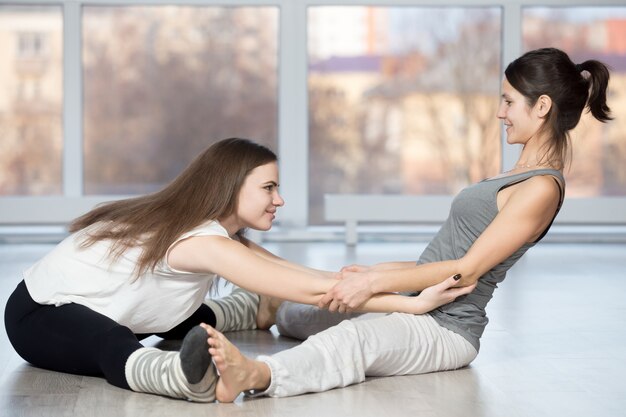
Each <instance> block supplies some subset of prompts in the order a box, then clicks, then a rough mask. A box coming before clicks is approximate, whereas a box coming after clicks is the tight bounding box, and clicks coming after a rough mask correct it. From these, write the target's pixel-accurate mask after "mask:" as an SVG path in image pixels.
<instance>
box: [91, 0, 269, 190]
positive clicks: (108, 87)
mask: <svg viewBox="0 0 626 417" xmlns="http://www.w3.org/2000/svg"><path fill="white" fill-rule="evenodd" d="M277 28H278V8H276V7H193V6H147V7H99V6H87V7H84V9H83V75H84V171H85V172H84V189H85V190H84V191H85V194H136V193H145V192H150V191H154V190H156V189H159V188H161V187H162V186H163V185H164V184H165V183H167V182H168V181H170V180H171V179H172V178H174V177H175V176H176V175H177V174H178V173H180V171H181V170H182V169H183V168H184V167H185V166H186V165H187V164H188V163H189V161H190V160H191V159H192V158H193V157H194V156H195V155H197V154H198V153H199V152H200V151H201V150H202V149H204V148H205V147H206V146H208V145H209V144H211V143H212V142H215V141H217V140H219V139H223V138H226V137H246V138H251V139H255V140H257V141H259V142H261V143H264V144H266V145H269V146H270V147H271V148H273V149H276V145H277V137H278V133H277V122H278V115H277V110H278V107H277V106H278V104H277V53H278V52H277V51H278V45H277V42H278V29H277Z"/></svg>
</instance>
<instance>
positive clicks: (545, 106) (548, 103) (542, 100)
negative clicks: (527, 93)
mask: <svg viewBox="0 0 626 417" xmlns="http://www.w3.org/2000/svg"><path fill="white" fill-rule="evenodd" d="M551 108H552V99H551V98H550V96H547V95H545V94H543V95H541V96H539V98H538V99H537V103H536V104H535V109H536V111H537V115H538V116H539V117H541V118H544V117H546V115H547V114H548V113H549V112H550V109H551Z"/></svg>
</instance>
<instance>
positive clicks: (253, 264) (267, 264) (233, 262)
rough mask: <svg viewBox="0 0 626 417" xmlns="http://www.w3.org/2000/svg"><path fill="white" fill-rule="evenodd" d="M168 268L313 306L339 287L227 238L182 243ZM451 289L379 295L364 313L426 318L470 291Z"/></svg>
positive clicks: (364, 305) (362, 308)
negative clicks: (412, 294) (423, 315)
mask: <svg viewBox="0 0 626 417" xmlns="http://www.w3.org/2000/svg"><path fill="white" fill-rule="evenodd" d="M285 262H286V261H285ZM168 263H169V264H170V266H171V267H172V268H175V269H177V270H182V271H188V272H200V273H215V274H218V275H220V276H223V277H224V278H226V279H227V280H229V281H231V282H233V283H234V284H236V285H237V286H240V287H242V288H245V289H247V290H249V291H253V292H256V293H259V294H264V295H269V296H272V297H277V298H282V299H286V300H290V301H295V302H299V303H304V304H312V305H317V304H318V302H319V301H320V299H321V297H322V296H323V295H324V294H325V293H326V292H328V291H329V290H330V289H331V288H332V287H333V286H334V285H335V284H336V283H337V282H338V281H337V280H336V279H329V278H327V277H326V276H325V275H324V274H321V273H316V272H315V271H314V270H308V269H307V268H306V267H304V268H302V269H300V268H291V267H289V266H286V265H284V264H282V263H281V262H275V261H274V260H268V259H267V258H266V257H265V256H260V255H259V254H257V253H256V252H255V251H253V250H251V249H249V248H248V247H246V246H245V245H243V244H242V243H240V242H237V241H234V240H230V239H227V238H225V237H221V236H196V237H191V238H188V239H185V240H183V241H181V242H179V243H177V244H176V245H175V246H174V247H173V248H172V249H170V252H169V256H168ZM287 264H289V263H287ZM451 285H453V283H452V282H450V283H449V285H443V286H441V287H439V288H436V289H434V290H433V291H432V292H431V293H430V294H426V295H425V296H424V297H404V296H401V295H395V294H379V295H377V296H375V297H372V298H371V299H369V300H367V302H365V303H362V305H361V306H360V307H359V310H360V311H364V312H395V311H397V312H404V313H412V314H420V313H424V312H427V311H429V310H431V309H433V308H436V307H438V306H439V305H442V304H445V303H447V302H449V301H451V300H452V299H453V298H452V297H454V298H456V297H458V296H459V295H461V294H462V293H463V291H464V290H465V289H457V288H455V289H448V288H449V287H450V286H451Z"/></svg>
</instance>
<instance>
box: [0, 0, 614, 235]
mask: <svg viewBox="0 0 626 417" xmlns="http://www.w3.org/2000/svg"><path fill="white" fill-rule="evenodd" d="M591 3H592V2H591V1H589V0H585V1H583V0H568V1H567V2H565V1H557V0H543V1H533V0H509V1H505V0H501V1H495V0H473V1H472V0H440V1H439V2H438V3H437V6H438V7H445V6H454V7H472V6H499V7H501V8H502V19H503V21H502V30H503V31H502V37H503V38H502V62H503V64H504V65H506V63H508V62H511V61H512V60H513V59H515V58H516V57H518V56H519V55H520V54H521V52H522V9H523V8H524V7H528V6H546V7H551V6H567V7H576V6H586V7H603V6H624V4H623V0H603V2H602V5H601V6H598V5H594V4H591ZM5 4H6V5H21V6H22V5H23V6H28V5H33V6H40V5H57V6H61V7H62V14H63V43H64V44H63V51H64V55H63V79H64V81H63V97H64V98H63V117H62V120H63V135H64V142H63V143H64V146H63V168H62V173H63V179H62V181H63V183H62V190H63V194H62V195H60V196H45V197H44V196H33V197H30V196H6V197H0V225H4V226H6V225H25V224H38V225H65V224H67V223H68V222H69V221H70V220H71V219H73V218H74V217H76V216H78V215H80V214H82V213H84V212H85V211H87V210H89V209H90V208H92V207H93V206H94V205H95V204H98V203H100V202H104V201H110V200H112V199H116V198H123V197H126V196H122V195H119V196H114V195H106V196H86V195H84V194H83V145H82V131H83V115H82V94H83V90H82V60H81V48H82V42H81V33H82V27H81V17H82V7H83V6H89V5H110V6H124V5H135V6H137V5H172V4H174V5H198V6H269V7H272V6H274V7H278V8H279V35H278V36H279V54H278V74H279V75H278V77H279V78H278V80H279V82H278V115H279V117H278V153H279V158H280V173H281V177H282V178H283V181H282V182H281V192H282V194H283V196H284V198H285V200H286V201H287V204H286V205H285V206H284V207H283V208H281V213H280V219H279V220H280V221H279V223H278V224H279V226H280V227H279V228H278V229H282V230H283V231H284V230H288V229H298V230H300V231H305V232H306V229H307V228H308V181H309V179H308V150H309V143H308V112H307V105H308V94H307V84H308V83H307V59H308V57H307V48H306V45H307V10H308V8H309V7H310V6H339V5H347V6H350V5H352V6H383V7H384V6H416V7H419V6H432V5H433V3H432V1H431V0H393V1H389V2H387V1H382V0H378V1H372V0H342V1H338V0H336V1H329V0H169V1H165V0H132V1H129V0H126V1H120V0H85V1H81V0H38V1H35V2H31V1H22V0H14V1H3V0H0V5H5ZM504 65H503V67H504ZM501 141H502V155H501V157H502V166H503V167H510V166H512V165H513V164H514V163H515V161H516V159H517V156H518V154H519V151H520V148H519V147H517V146H510V145H507V144H506V140H505V137H504V134H502V136H501ZM414 197H415V196H412V198H414ZM452 198H453V196H444V197H442V203H443V204H447V205H449V204H450V203H451V201H452ZM433 213H436V215H434V216H433ZM446 216H447V211H445V210H441V209H440V207H439V204H437V205H435V206H433V205H432V204H431V203H430V201H429V199H428V198H425V199H424V205H423V207H422V209H421V210H420V211H419V212H416V213H415V222H416V223H420V222H423V221H424V219H429V222H433V221H435V222H442V221H444V220H445V217H446ZM556 223H557V224H577V225H606V224H622V225H623V224H626V196H625V197H597V198H576V199H567V200H566V201H565V204H564V206H563V209H562V211H561V214H560V215H559V217H558V218H557V221H556ZM270 233H271V232H270Z"/></svg>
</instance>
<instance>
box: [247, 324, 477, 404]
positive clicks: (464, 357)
mask: <svg viewBox="0 0 626 417" xmlns="http://www.w3.org/2000/svg"><path fill="white" fill-rule="evenodd" d="M476 355H477V352H476V349H475V348H474V347H473V346H472V345H471V344H470V343H469V342H468V341H467V340H466V339H465V338H463V337H462V336H460V335H458V334H457V333H454V332H452V331H450V330H448V329H446V328H445V327H442V326H440V325H439V324H437V322H436V321H435V320H434V319H433V318H432V317H431V316H430V315H428V314H424V315H411V314H403V313H393V314H389V315H385V316H376V317H372V318H365V317H363V318H358V319H352V320H345V321H343V322H341V323H340V324H339V325H337V326H334V327H331V328H329V329H327V330H325V331H322V332H321V333H318V334H316V335H313V336H311V337H309V338H308V339H307V340H306V341H304V342H303V343H302V344H301V345H298V346H296V347H294V348H291V349H287V350H285V351H282V352H279V353H277V354H275V355H272V356H259V357H258V358H257V359H258V360H260V361H263V362H265V363H267V365H268V366H269V368H270V370H271V374H272V380H271V383H270V386H269V388H268V389H267V390H266V391H264V392H262V393H255V394H254V395H255V396H256V395H269V396H272V397H287V396H292V395H298V394H303V393H306V392H321V391H326V390H329V389H332V388H337V387H345V386H347V385H351V384H355V383H359V382H363V381H364V380H365V377H366V376H391V375H407V374H422V373H428V372H434V371H444V370H451V369H457V368H461V367H464V366H466V365H468V364H469V363H470V362H471V361H472V360H474V358H475V357H476Z"/></svg>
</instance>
